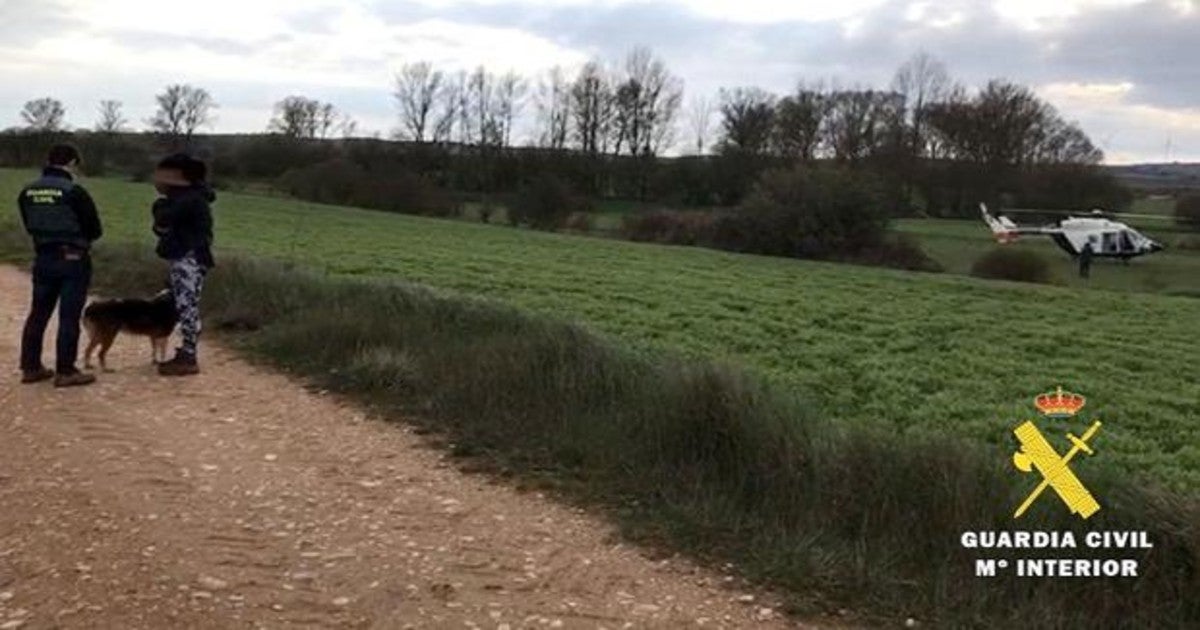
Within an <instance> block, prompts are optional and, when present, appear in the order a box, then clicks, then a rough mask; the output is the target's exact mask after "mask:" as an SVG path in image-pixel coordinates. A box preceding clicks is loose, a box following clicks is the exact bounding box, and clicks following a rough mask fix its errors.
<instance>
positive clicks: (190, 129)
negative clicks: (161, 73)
mask: <svg viewBox="0 0 1200 630" xmlns="http://www.w3.org/2000/svg"><path fill="white" fill-rule="evenodd" d="M154 100H155V103H156V105H157V108H156V109H155V112H154V115H153V116H151V117H150V118H148V119H147V120H146V124H147V125H148V126H149V127H150V129H151V130H152V131H154V132H156V133H159V134H161V135H163V136H166V137H168V138H171V139H178V140H182V141H184V142H188V141H190V140H191V138H192V136H194V135H195V134H196V132H197V131H199V130H200V129H201V128H202V127H206V126H208V125H210V124H212V122H213V120H214V116H213V110H215V109H216V108H217V104H216V102H215V101H213V98H212V96H211V95H210V94H209V93H208V91H207V90H205V89H203V88H198V87H193V86H191V85H184V84H177V85H168V86H167V87H166V88H165V89H164V90H163V91H162V92H161V93H159V94H158V95H156V96H155V97H154ZM66 115H67V110H66V107H64V106H63V104H62V101H59V100H58V99H55V98H51V97H44V98H39V99H34V100H32V101H29V102H27V103H25V106H24V107H22V108H21V120H22V122H24V129H23V130H24V131H28V132H30V133H36V134H54V133H60V132H65V131H68V129H67V126H66V124H65V119H66ZM128 125H129V119H127V118H126V117H125V114H124V105H123V104H122V103H121V102H120V101H114V100H103V101H100V106H99V110H98V117H97V119H96V125H95V130H96V131H97V132H99V133H105V134H117V133H123V132H126V131H128Z"/></svg>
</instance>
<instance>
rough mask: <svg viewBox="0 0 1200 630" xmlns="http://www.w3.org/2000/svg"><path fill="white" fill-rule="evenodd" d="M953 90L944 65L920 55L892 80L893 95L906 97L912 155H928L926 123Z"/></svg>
mask: <svg viewBox="0 0 1200 630" xmlns="http://www.w3.org/2000/svg"><path fill="white" fill-rule="evenodd" d="M951 89H952V86H951V81H950V74H949V73H948V72H946V66H945V65H943V64H942V62H940V61H938V60H937V59H934V58H933V57H930V56H929V55H927V54H925V53H923V52H922V53H918V54H917V55H915V56H913V58H912V59H909V60H908V61H906V62H905V63H904V65H902V66H900V69H899V70H897V71H896V76H895V78H893V79H892V91H894V92H896V93H897V94H900V95H901V96H903V97H904V101H905V108H906V110H907V120H906V121H905V122H906V123H907V124H908V128H909V134H908V146H907V149H908V151H909V153H910V154H911V155H913V156H915V157H923V156H925V155H927V154H928V149H929V147H928V141H927V134H926V129H925V127H926V125H925V119H926V118H927V116H928V114H929V106H930V105H931V104H932V103H937V102H940V101H941V100H942V99H943V98H945V97H946V96H947V94H948V93H949V92H950V90H951Z"/></svg>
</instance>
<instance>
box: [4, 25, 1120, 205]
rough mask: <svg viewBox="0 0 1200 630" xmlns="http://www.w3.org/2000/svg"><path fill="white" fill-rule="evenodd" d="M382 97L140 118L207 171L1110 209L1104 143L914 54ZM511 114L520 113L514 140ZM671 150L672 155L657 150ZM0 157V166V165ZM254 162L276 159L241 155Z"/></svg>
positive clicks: (43, 112) (34, 126) (684, 194)
mask: <svg viewBox="0 0 1200 630" xmlns="http://www.w3.org/2000/svg"><path fill="white" fill-rule="evenodd" d="M392 98H393V101H394V104H395V106H396V114H397V115H396V122H397V124H396V128H395V129H394V131H393V132H392V134H391V139H392V140H394V141H398V142H395V143H391V142H386V141H378V142H374V143H373V142H367V141H356V140H357V139H356V138H355V134H356V131H357V125H356V124H355V122H354V121H353V120H352V119H351V118H350V117H349V116H348V115H347V114H345V113H344V112H342V111H340V110H339V109H338V108H337V107H336V106H335V105H334V104H332V103H327V102H323V101H321V100H319V99H315V98H310V97H306V96H302V95H290V96H287V97H286V98H283V99H281V100H280V101H279V102H277V103H276V104H275V107H274V111H273V115H272V117H271V119H270V120H269V121H268V123H267V124H266V126H265V129H264V131H265V134H264V135H263V137H261V138H257V139H256V138H250V139H248V140H245V141H243V142H240V143H238V145H237V146H235V147H233V146H231V147H215V146H212V145H213V144H214V143H216V142H217V141H216V140H214V139H211V138H209V137H204V136H201V132H202V131H203V130H204V129H205V128H208V127H210V126H211V125H212V123H213V121H214V118H215V117H214V114H215V110H216V109H217V103H216V101H215V99H214V98H213V97H212V95H211V94H210V93H209V92H208V91H207V90H205V89H204V88H201V87H197V86H192V85H170V86H167V87H166V88H165V89H164V90H163V91H162V92H161V93H159V94H157V95H156V96H155V101H156V110H155V113H154V115H153V116H152V117H150V118H149V119H147V120H146V123H147V126H148V128H149V130H150V132H151V133H150V134H148V135H152V136H153V137H154V138H155V139H156V144H155V147H156V148H158V147H163V146H169V147H180V146H182V147H192V146H195V145H206V144H207V145H209V146H207V147H206V148H207V150H208V152H209V153H211V154H212V155H214V156H215V157H216V158H217V162H218V163H219V167H218V171H217V172H218V173H220V172H222V171H224V172H225V173H226V174H228V175H231V176H234V177H238V176H243V177H244V176H252V177H262V176H268V177H280V176H282V175H283V174H284V171H285V170H295V169H297V168H305V167H311V166H312V165H313V164H312V162H313V160H315V161H317V162H321V161H329V160H339V159H340V160H349V161H350V162H357V163H359V164H360V166H361V167H362V168H363V169H367V170H371V167H370V166H369V165H367V164H362V163H363V162H364V161H366V160H368V159H374V160H376V161H378V160H380V159H383V161H384V162H386V163H389V164H392V165H393V166H396V167H403V168H405V169H407V170H410V171H412V172H414V173H416V174H418V175H420V176H422V177H425V178H426V179H428V180H429V181H430V182H432V183H433V184H436V185H438V186H441V187H443V188H447V189H449V190H454V191H462V192H468V193H473V194H485V195H487V194H503V193H506V192H511V191H514V190H516V189H517V188H519V187H520V186H521V185H522V184H523V183H524V182H528V181H529V180H530V179H531V178H533V177H534V176H535V175H538V174H545V173H547V172H549V173H553V175H554V176H555V177H558V178H560V179H562V180H564V181H566V182H567V183H569V185H570V186H571V187H572V188H573V189H575V190H577V191H578V192H579V193H580V194H583V195H587V196H592V197H621V198H631V199H636V200H639V201H642V202H647V203H671V204H677V205H695V206H729V205H736V204H738V203H740V202H741V200H742V199H743V198H744V197H745V195H746V194H747V193H748V192H749V191H750V189H751V188H752V187H753V185H754V182H755V181H756V180H757V178H758V176H759V174H760V173H762V172H763V171H765V170H768V169H771V168H780V167H788V166H794V165H805V164H810V163H811V164H815V163H825V162H829V163H834V164H837V165H840V166H844V167H847V168H852V169H865V170H870V171H872V172H875V173H877V174H878V175H880V176H881V177H882V178H883V179H884V180H886V181H887V182H888V186H889V188H890V189H891V191H892V194H891V195H890V197H891V198H892V199H893V205H894V206H895V208H894V209H895V211H896V212H897V213H899V214H903V213H906V212H910V211H911V210H912V209H914V208H917V209H919V210H921V211H924V212H928V213H932V214H955V213H960V212H963V208H965V207H968V206H973V205H974V201H977V199H976V200H972V199H971V198H972V197H976V198H977V197H986V198H989V199H992V198H994V197H995V196H996V195H999V194H1008V195H1010V196H1016V197H1018V198H1022V199H1033V198H1036V199H1035V200H1036V201H1037V202H1045V201H1050V202H1054V203H1057V204H1059V205H1074V204H1081V203H1083V202H1085V201H1088V202H1093V201H1104V202H1107V203H1108V204H1109V205H1114V203H1113V202H1114V201H1115V205H1119V204H1120V203H1121V195H1120V194H1119V192H1118V191H1119V188H1120V187H1119V186H1117V185H1116V184H1115V182H1109V181H1106V180H1105V179H1104V176H1103V175H1102V174H1101V173H1100V171H1099V169H1098V168H1096V167H1097V166H1098V165H1099V164H1100V163H1101V162H1102V160H1103V153H1102V152H1101V151H1100V150H1099V149H1098V148H1097V147H1096V146H1094V144H1093V143H1092V142H1091V141H1090V139H1089V138H1088V136H1087V134H1086V133H1085V132H1084V131H1083V130H1082V129H1081V128H1080V127H1079V126H1078V125H1077V124H1075V123H1072V122H1069V121H1067V120H1065V119H1064V118H1063V117H1062V116H1061V115H1060V114H1059V113H1058V112H1057V111H1056V109H1055V108H1054V107H1053V106H1052V105H1050V104H1049V103H1047V102H1045V101H1044V100H1042V99H1041V98H1039V97H1038V96H1037V95H1036V93H1035V92H1034V91H1033V90H1031V89H1030V88H1028V87H1025V86H1022V85H1019V84H1016V83H1012V82H1009V81H1004V80H999V79H997V80H993V81H990V82H988V83H987V84H986V85H984V86H983V87H981V88H979V89H977V90H970V89H967V88H966V87H964V86H963V85H962V84H961V83H959V82H957V81H955V80H953V78H952V77H951V76H950V75H949V73H948V71H947V69H946V67H945V66H944V65H943V64H942V63H941V62H939V61H937V60H936V59H933V58H932V57H929V56H928V55H925V54H918V55H916V56H914V57H913V58H912V59H910V60H908V61H907V62H905V63H904V64H902V65H901V66H900V68H898V70H897V71H896V73H895V75H894V78H893V80H892V81H891V83H890V84H889V85H888V86H887V87H886V88H882V89H879V88H867V87H852V88H846V87H840V86H838V85H837V84H836V83H834V82H824V83H813V82H804V81H800V82H798V83H797V86H796V87H795V88H794V89H793V90H791V91H790V92H788V93H784V94H777V93H773V92H770V91H767V90H764V89H761V88H758V87H754V86H739V87H730V88H724V89H721V90H720V91H719V92H718V93H717V94H716V95H715V96H708V95H696V96H693V97H692V98H691V99H690V100H687V101H685V99H684V82H683V80H682V79H681V78H679V77H678V76H676V75H674V74H673V73H672V72H671V71H670V69H669V68H668V67H667V65H666V63H665V62H664V61H663V60H662V59H661V58H659V57H657V56H656V55H655V54H654V53H653V52H652V51H651V50H650V49H648V48H644V47H638V48H634V49H633V50H631V51H630V52H629V53H628V54H627V55H626V56H625V57H624V58H623V59H621V60H620V61H619V62H615V63H614V62H606V61H604V60H600V59H595V60H592V61H589V62H587V63H584V64H582V65H581V66H579V67H578V68H576V69H573V70H568V69H565V68H562V67H554V68H551V69H549V70H547V71H545V72H543V73H542V74H540V75H539V76H537V77H533V78H530V77H525V76H522V75H519V74H517V73H514V72H511V71H510V72H504V73H496V72H493V71H491V70H489V69H487V68H486V67H482V66H481V67H478V68H476V69H475V70H472V71H465V70H461V71H448V70H444V69H440V68H437V67H435V66H434V65H433V64H431V63H429V62H426V61H415V62H411V63H406V64H404V65H402V66H401V67H400V69H399V70H398V71H397V73H396V75H395V77H394V82H393V85H392ZM65 116H66V112H65V108H64V107H63V105H62V103H61V102H59V101H57V100H55V99H53V98H49V97H47V98H41V99H37V100H33V101H30V102H28V103H26V105H25V107H24V108H23V109H22V111H21V118H22V120H23V122H24V123H25V124H24V126H23V127H22V128H20V129H14V130H10V131H9V132H8V133H6V134H4V137H5V138H9V139H10V142H9V144H11V138H12V137H14V136H21V135H29V134H55V133H63V132H66V125H65V124H64V120H65ZM520 121H526V122H528V123H530V124H529V129H530V133H529V134H528V136H527V137H526V138H524V139H523V140H524V141H523V142H522V140H521V139H518V138H517V129H518V127H519V122H520ZM128 125H129V121H128V120H127V119H126V118H125V116H124V115H123V113H122V106H121V103H119V102H117V101H112V100H106V101H102V102H101V104H100V108H99V117H98V120H97V122H96V125H95V130H96V131H97V132H100V133H101V134H103V135H105V136H107V137H109V138H112V137H113V136H116V135H122V136H128V135H130V134H129V133H128V128H129V127H128ZM334 140H337V141H338V142H333V141H334ZM381 143H382V144H385V145H392V144H395V145H397V146H388V147H386V148H383V147H380V146H379V144H381ZM110 144H111V143H110ZM314 144H316V145H320V146H318V147H316V148H314V147H313V146H311V145H314ZM251 145H254V146H251ZM301 145H304V146H301ZM338 145H346V146H350V147H354V148H351V149H347V148H346V146H338ZM2 148H3V147H0V149H2ZM673 148H680V149H681V151H679V153H680V159H679V160H663V159H660V158H662V157H663V156H664V155H665V154H668V153H671V150H672V149H673ZM125 149H126V151H125V152H127V153H135V151H130V150H129V148H128V147H125ZM4 153H5V152H3V151H0V159H4V160H5V161H9V162H11V161H12V159H11V157H10V156H5V155H4ZM7 153H10V154H11V153H12V151H8V152H7ZM102 153H114V151H108V150H106V149H102ZM115 153H120V152H119V151H116V152H115ZM251 156H253V157H254V159H257V160H260V161H262V160H264V159H266V160H267V161H268V162H271V163H273V164H277V165H279V166H280V167H281V169H282V170H280V169H272V168H270V167H268V166H264V165H262V164H259V165H254V166H251V165H248V164H245V163H244V160H243V158H247V159H248V158H249V157H251ZM673 162H674V163H673ZM374 170H379V164H376V165H375V167H374ZM1055 189H1059V191H1060V192H1058V193H1055V192H1054V191H1055ZM1089 190H1095V191H1097V193H1096V194H1092V193H1089ZM1048 196H1049V197H1052V199H1046V197H1048ZM1095 197H1099V198H1100V199H1094V198H1095Z"/></svg>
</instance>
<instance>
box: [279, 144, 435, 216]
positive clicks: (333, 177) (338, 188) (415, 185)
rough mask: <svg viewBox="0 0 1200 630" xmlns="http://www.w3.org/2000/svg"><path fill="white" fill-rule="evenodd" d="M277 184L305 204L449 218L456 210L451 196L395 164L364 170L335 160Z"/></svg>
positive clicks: (291, 174)
mask: <svg viewBox="0 0 1200 630" xmlns="http://www.w3.org/2000/svg"><path fill="white" fill-rule="evenodd" d="M277 185H278V187H279V188H280V190H282V191H284V192H286V193H288V194H290V195H292V196H294V197H297V198H300V199H304V200H307V201H315V202H317V203H329V204H338V205H348V206H358V207H360V208H372V209H375V210H385V211H387V212H399V213H404V214H420V215H426V216H449V215H450V214H453V213H454V212H455V210H456V208H457V206H456V204H455V202H454V199H453V197H452V196H451V195H449V194H447V193H446V192H445V191H443V190H441V189H440V188H438V187H437V186H436V185H434V184H433V183H432V182H430V181H429V180H427V179H425V178H424V177H421V176H420V175H417V174H416V173H413V172H412V171H409V170H408V169H406V168H404V167H402V166H399V165H389V166H388V167H387V168H386V169H385V168H384V167H377V168H375V169H372V170H368V169H366V168H364V167H362V166H360V165H358V164H357V163H355V162H352V161H350V160H346V159H342V158H336V159H332V160H326V161H324V162H321V163H319V164H314V165H312V166H306V167H303V168H297V169H292V170H290V171H288V172H287V173H284V175H283V176H282V177H280V178H279V181H278V183H277Z"/></svg>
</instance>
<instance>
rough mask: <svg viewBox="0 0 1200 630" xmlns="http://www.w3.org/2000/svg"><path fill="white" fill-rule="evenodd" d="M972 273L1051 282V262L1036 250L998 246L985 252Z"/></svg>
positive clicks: (991, 277)
mask: <svg viewBox="0 0 1200 630" xmlns="http://www.w3.org/2000/svg"><path fill="white" fill-rule="evenodd" d="M971 275H973V276H975V277H977V278H989V279H992V280H1013V281H1016V282H1037V283H1042V284H1049V283H1050V281H1051V273H1050V263H1049V262H1047V261H1046V258H1045V257H1044V256H1042V255H1041V254H1038V253H1037V252H1035V251H1032V250H1028V249H1017V248H1013V247H998V248H995V249H993V250H991V251H990V252H988V253H986V254H984V255H983V256H981V257H980V258H979V260H976V261H975V264H974V265H972V266H971Z"/></svg>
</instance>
